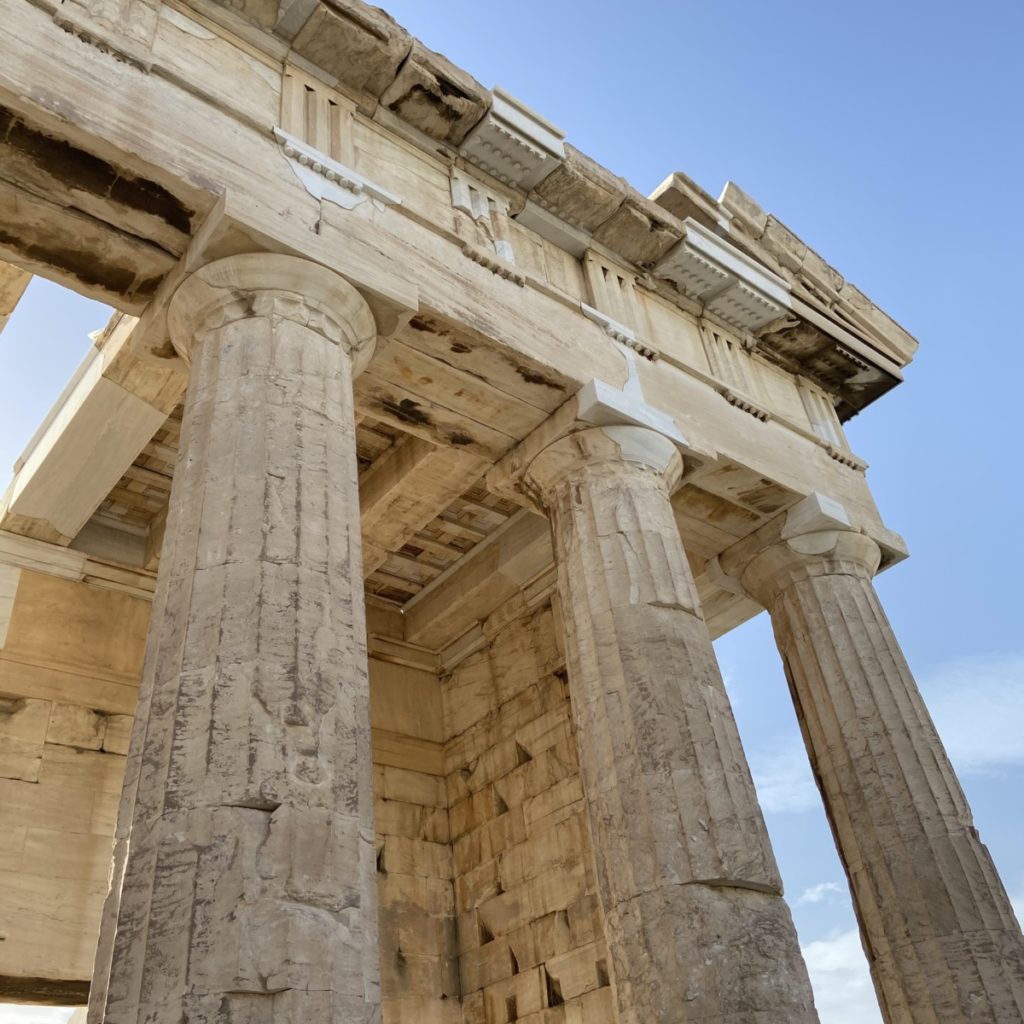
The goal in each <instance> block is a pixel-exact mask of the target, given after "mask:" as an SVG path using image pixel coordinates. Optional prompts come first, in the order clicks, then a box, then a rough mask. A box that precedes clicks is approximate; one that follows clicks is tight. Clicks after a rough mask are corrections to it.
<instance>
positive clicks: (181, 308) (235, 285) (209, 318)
mask: <svg viewBox="0 0 1024 1024" xmlns="http://www.w3.org/2000/svg"><path fill="white" fill-rule="evenodd" d="M253 316H257V317H268V318H270V319H273V320H276V321H282V320H290V321H292V322H293V323H296V324H298V325H299V326H301V327H304V328H306V329H307V330H310V331H313V332H315V333H317V334H319V335H321V336H322V337H324V338H326V339H327V340H328V341H331V342H333V343H334V344H336V345H339V346H341V347H342V348H344V349H345V351H347V352H348V354H349V357H350V358H351V360H352V363H353V375H355V374H358V373H359V372H360V371H361V370H363V369H364V368H365V367H366V364H367V363H369V361H370V358H371V356H372V355H373V348H374V343H375V342H376V338H377V324H376V322H375V320H374V317H373V313H372V312H371V311H370V307H369V306H368V305H367V303H366V300H365V299H364V298H363V297H362V295H361V294H360V293H359V292H358V291H357V290H356V289H355V288H354V287H353V286H352V285H351V284H349V282H348V281H346V280H345V278H343V277H341V276H340V275H339V274H336V273H334V271H333V270H328V269H327V267H324V266H322V265H321V264H319V263H313V262H311V261H310V260H304V259H299V258H298V257H296V256H285V255H283V254H281V253H266V252H252V253H242V254H241V255H238V256H228V257H226V258H225V259H220V260H216V261H215V262H213V263H208V264H206V266H204V267H201V268H200V269H199V270H196V271H195V272H194V273H192V274H190V275H189V276H188V277H187V278H185V280H184V281H183V282H182V284H181V285H180V286H179V287H178V289H177V291H175V293H174V295H173V296H172V297H171V301H170V304H169V306H168V310H167V325H168V330H169V332H170V335H171V342H172V343H173V345H174V348H175V350H176V351H177V352H178V354H179V355H180V356H181V357H182V359H184V360H185V362H186V363H191V355H192V348H193V345H194V341H195V338H196V337H197V335H200V334H202V333H203V332H205V331H209V330H214V329H216V328H218V327H223V326H225V325H226V324H230V323H232V322H234V321H236V320H241V319H244V318H250V317H253Z"/></svg>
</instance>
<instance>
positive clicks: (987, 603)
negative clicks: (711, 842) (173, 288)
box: [0, 0, 1024, 1024]
mask: <svg viewBox="0 0 1024 1024" xmlns="http://www.w3.org/2000/svg"><path fill="white" fill-rule="evenodd" d="M385 6H386V7H387V8H388V10H390V11H391V13H392V14H394V16H395V17H396V18H397V20H398V21H399V22H401V23H402V24H404V25H405V26H406V27H407V28H409V29H410V30H411V31H412V32H413V33H414V34H415V35H417V36H419V37H420V38H421V39H422V40H423V41H424V42H426V43H427V45H429V46H432V47H433V48H435V49H438V50H440V51H442V52H443V53H445V54H446V55H447V56H448V57H450V58H451V59H452V60H453V61H455V62H456V63H457V64H459V65H461V66H462V67H464V68H466V69H467V70H469V71H470V72H472V73H473V74H475V75H476V77H477V78H479V79H480V80H481V81H482V82H483V84H484V85H488V86H490V85H494V84H499V85H501V86H503V87H504V88H506V89H508V90H509V91H510V92H512V93H513V94H514V95H516V96H518V97H519V98H521V99H522V100H524V101H525V102H527V103H528V104H529V105H531V106H533V107H534V108H535V109H537V110H538V111H539V112H541V113H542V114H544V115H545V116H546V117H547V118H548V119H549V120H551V121H553V122H554V123H555V124H557V125H559V126H560V127H561V128H563V129H564V130H565V131H566V133H567V135H568V138H569V140H570V141H571V142H572V143H573V144H574V145H576V146H577V147H578V148H580V149H582V150H583V151H584V152H586V153H588V154H589V155H591V156H593V157H594V158H595V159H597V160H599V161H600V162H601V163H603V164H605V165H606V166H607V167H609V168H611V169H612V170H614V171H615V172H617V173H619V174H622V175H624V176H625V177H627V178H628V179H629V180H630V181H631V182H632V183H633V184H634V185H635V186H636V187H637V188H639V189H640V190H641V191H643V192H645V193H647V192H650V191H651V190H652V189H653V188H654V187H655V186H656V185H657V184H658V183H659V182H660V181H661V180H662V179H663V178H664V177H666V176H667V175H668V174H669V173H670V172H672V171H674V170H681V171H684V172H685V173H687V174H688V175H690V176H691V177H692V178H694V179H696V180H697V181H698V182H699V183H700V184H701V185H703V186H704V187H705V188H706V189H707V190H708V191H710V192H712V193H713V194H716V195H717V193H718V191H719V190H720V188H721V186H722V184H723V183H724V182H725V181H726V180H727V179H729V178H732V179H733V180H735V181H736V182H737V183H738V184H739V185H740V186H741V187H743V188H744V189H745V190H746V191H747V192H749V193H750V194H751V195H752V196H754V197H755V198H756V199H757V200H758V201H759V202H760V203H761V204H762V205H763V206H764V207H765V208H766V209H769V210H771V211H772V212H774V213H775V214H776V215H777V216H779V217H780V218H781V219H782V220H783V221H784V222H785V223H786V224H788V225H789V227H790V228H792V229H793V230H794V231H796V233H797V234H799V235H800V236H801V237H802V238H803V239H804V241H806V242H807V243H809V244H810V245H811V246H813V247H814V248H815V249H817V250H818V251H819V252H821V253H822V254H823V255H824V256H825V257H826V258H827V259H828V260H829V261H830V262H832V263H833V264H834V265H835V266H836V267H837V268H838V269H839V270H840V271H841V272H842V273H843V274H844V275H845V276H846V277H848V278H849V279H850V280H852V281H854V282H855V283H856V284H857V285H858V286H860V287H861V289H862V290H863V291H865V292H866V293H867V294H868V295H870V296H871V297H872V298H873V299H874V300H875V301H876V302H878V303H879V304H880V305H881V306H882V307H883V308H885V309H886V310H888V311H889V312H890V313H891V314H892V315H893V316H895V317H896V318H897V319H898V320H899V321H900V322H901V323H903V324H904V326H906V327H907V328H908V329H909V330H910V331H911V332H912V333H914V334H915V335H916V336H917V337H918V338H919V339H920V341H921V350H920V352H919V354H918V357H917V359H916V360H915V361H914V363H913V364H912V365H911V367H910V368H909V370H908V372H907V380H906V383H905V384H904V385H903V386H901V387H900V388H898V389H897V390H896V391H895V392H894V393H892V394H891V395H890V396H888V397H887V398H885V399H883V400H882V401H881V402H880V403H878V404H877V405H875V406H872V407H871V408H870V409H869V410H868V411H867V412H866V413H864V414H863V415H862V416H861V417H859V418H857V419H855V420H854V421H853V422H852V423H851V424H849V426H848V434H849V437H850V440H851V443H852V445H853V448H854V450H855V451H856V452H857V453H858V454H859V455H861V456H862V457H864V458H866V459H867V461H868V462H869V463H870V465H871V469H870V470H869V474H868V478H869V481H870V483H871V486H872V488H873V490H874V493H875V496H876V499H877V501H878V504H879V506H880V508H881V510H882V513H883V515H884V517H885V519H886V521H887V523H888V525H889V526H891V527H892V528H894V529H896V530H898V531H900V532H901V533H902V534H903V535H904V536H905V537H906V539H907V541H908V543H909V545H910V549H911V558H910V560H909V561H907V562H905V563H903V564H902V565H900V566H898V567H896V568H895V569H893V570H892V571H890V572H889V573H887V574H886V575H884V576H883V577H881V578H880V580H879V582H878V589H879V591H880V593H881V596H882V600H883V602H884V603H885V606H886V610H887V612H888V613H889V616H890V618H891V619H892V621H893V624H894V626H895V628H896V631H897V634H898V635H899V637H900V639H901V641H902V643H903V646H904V649H905V651H906V653H907V656H908V658H909V659H910V662H911V665H912V666H913V667H914V669H915V672H916V674H917V678H918V682H919V684H920V685H921V688H922V690H923V691H924V693H925V696H926V699H927V700H928V701H929V703H930V706H931V707H932V710H933V713H934V715H935V717H936V720H937V722H938V725H939V729H940V731H941V733H942V735H943V737H944V738H945V740H946V742H947V745H948V747H949V748H950V751H951V754H952V756H953V759H954V762H955V763H956V765H957V768H958V770H959V771H960V773H961V779H962V782H963V784H964V788H965V790H966V791H967V794H968V797H969V798H970V800H971V802H972V805H973V807H974V810H975V815H976V819H977V824H978V826H979V828H980V830H981V833H982V837H983V838H984V839H985V840H986V842H987V843H988V845H989V847H990V849H991V850H992V853H993V856H994V858H995V860H996V863H997V865H998V866H999V868H1000V870H1001V871H1002V874H1003V879H1004V881H1005V883H1006V886H1007V888H1008V890H1009V891H1010V894H1011V896H1012V897H1014V898H1015V900H1016V901H1017V906H1018V914H1019V913H1020V910H1021V907H1022V905H1024V842H1022V838H1024V836H1022V832H1024V826H1022V824H1021V822H1022V820H1024V815H1022V801H1021V796H1020V794H1021V792H1024V631H1022V628H1021V600H1020V597H1019V579H1020V576H1021V570H1022V563H1024V541H1022V537H1024V530H1022V529H1021V521H1022V513H1024V488H1022V483H1021V479H1022V470H1024V460H1022V458H1021V454H1020V447H1019V439H1020V437H1021V426H1020V415H1021V413H1020V405H1021V399H1020V382H1021V380H1022V379H1024V355H1022V352H1024V346H1022V337H1021V335H1022V331H1021V327H1020V316H1019V312H1018V306H1019V301H1020V296H1021V293H1022V282H1024V259H1022V256H1021V243H1020V240H1021V238H1022V237H1024V215H1022V212H1021V210H1022V209H1024V207H1022V206H1021V204H1020V200H1019V198H1018V193H1019V187H1020V182H1021V181H1024V143H1022V141H1021V135H1022V133H1021V107H1022V100H1024V70H1022V69H1024V62H1022V61H1021V60H1020V52H1019V51H1020V47H1021V43H1022V41H1024V5H1021V4H1020V3H1019V2H1015V0H1005V2H995V0H979V2H974V3H972V4H970V5H966V4H956V5H954V4H951V3H948V2H942V0H940V2H939V3H935V2H931V3H924V2H918V0H901V2H899V3H892V2H891V0H890V2H889V3H881V2H878V0H867V2H862V3H859V4H835V3H832V4H823V3H821V2H820V0H819V2H815V3H811V2H809V0H808V2H794V0H778V2H776V3H772V4H766V3H763V2H754V0H741V2H739V3H733V4H730V5H722V4H720V3H714V2H712V0H699V2H696V0H694V2H677V3H664V2H661V3H654V2H652V0H634V2H632V3H630V4H629V5H623V4H613V3H609V2H607V0H598V2H591V3H587V4H583V3H579V2H576V3H569V2H567V0H548V2H546V3H543V4H541V3H538V2H536V0H520V2H518V3H517V4H515V5H502V6H497V5H490V4H481V3H480V2H479V0H475V2H473V3H470V2H468V0H433V2H430V3H425V2H423V0H392V2H389V3H385ZM104 320H105V313H104V312H103V311H102V310H101V309H99V308H96V307H92V306H90V305H89V304H87V303H84V302H82V301H81V300H77V299H71V298H59V299H55V298H54V297H53V295H52V293H51V292H48V291H47V290H46V289H45V287H42V286H40V285H39V284H38V283H37V284H35V285H33V287H32V289H31V290H30V293H29V296H28V297H27V299H26V301H25V304H24V308H23V309H21V310H20V311H19V313H18V314H17V315H16V317H15V319H14V320H13V321H12V323H11V325H10V326H9V327H8V329H7V331H6V332H5V333H4V334H3V335H0V466H2V467H5V469H6V467H7V466H9V465H10V463H11V462H12V461H13V458H14V457H16V456H17V454H18V453H19V452H20V450H21V448H22V447H23V445H24V442H25V441H27V440H28V437H29V436H30V434H31V433H32V430H33V429H34V426H35V425H36V424H37V423H38V422H39V420H40V419H41V417H42V415H43V414H44V413H45V412H46V409H47V408H48V407H49V405H50V403H51V402H52V400H53V398H54V397H56V395H57V394H58V393H59V391H60V390H61V388H62V386H63V384H64V382H65V380H66V379H67V377H68V376H69V375H70V373H71V371H72V369H73V368H74V366H75V365H76V364H77V363H78V361H79V360H80V359H81V358H82V356H83V355H84V354H85V351H86V348H87V346H88V339H87V338H86V333H87V331H89V330H92V329H94V328H96V327H99V326H101V325H102V323H103V322H104ZM717 646H718V651H719V657H720V659H721V661H722V666H723V670H724V671H725V674H726V677H727V680H728V684H729V688H730V692H731V694H732V696H733V699H734V702H735V705H736V714H737V717H738V719H739V722H740V728H741V732H742V735H743V739H744V743H745V746H746V748H747V751H748V755H749V757H750V760H751V763H752V765H753V767H754V770H755V775H756V777H757V781H758V783H759V789H760V792H761V796H762V800H763V802H764V804H765V810H766V816H767V819H768V824H769V828H770V830H771V832H772V837H773V839H774V842H775V845H776V851H777V853H778V856H779V860H780V864H781V867H782V871H783V875H784V877H785V880H786V885H787V891H788V895H789V899H790V902H791V905H792V907H793V912H794V915H795V918H796V921H797V926H798V929H799V932H800V937H801V941H802V943H803V945H804V948H805V951H806V953H807V956H808V960H809V963H810V965H811V969H812V975H813V978H814V981H815V985H816V992H817V997H818V1002H819V1008H820V1010H821V1018H822V1024H876V1022H877V1021H878V1020H879V1018H878V1014H877V1009H875V1007H874V998H873V994H872V991H871V987H870V983H869V981H868V980H867V975H866V970H865V968H864V961H863V957H862V955H861V953H860V949H859V944H858V940H857V937H856V934H855V932H854V931H853V928H854V924H853V916H852V911H851V909H850V903H849V897H848V894H847V890H846V885H845V882H844V879H843V875H842V871H841V868H840V866H839V862H838V859H837V857H836V855H835V852H834V849H833V847H832V840H831V836H830V834H829V832H828V828H827V825H826V823H825V819H824V816H823V814H822V812H821V810H820V807H819V805H818V800H817V795H816V792H815V790H814V786H813V782H812V781H811V778H810V774H809V772H808V770H807V768H806V759H805V758H804V756H803V754H802V746H801V742H800V738H799V734H798V732H797V730H796V725H795V720H794V715H793V711H792V707H791V705H790V703H789V698H788V695H787V692H786V687H785V684H784V681H783V679H782V674H781V670H780V668H779V662H778V657H777V654H776V652H775V649H774V644H773V642H772V639H771V634H770V629H769V626H768V623H767V621H766V618H765V617H764V616H761V617H760V618H758V619H757V620H754V621H753V622H751V623H749V624H748V625H747V626H745V627H743V628H742V629H740V630H737V631H735V632H734V633H733V634H731V635H730V636H729V637H727V638H724V639H723V640H722V641H720V642H719V644H718V645H717ZM31 1019H32V1018H30V1017H24V1016H18V1017H16V1016H14V1015H12V1012H11V1011H3V1010H2V1009H0V1024H13V1022H14V1021H15V1020H18V1021H23V1020H24V1021H28V1020H31ZM42 1019H43V1018H40V1021H42Z"/></svg>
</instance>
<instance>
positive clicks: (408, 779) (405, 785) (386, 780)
mask: <svg viewBox="0 0 1024 1024" xmlns="http://www.w3.org/2000/svg"><path fill="white" fill-rule="evenodd" d="M374 792H375V793H376V794H377V796H378V797H382V798H383V799H385V800H399V801H404V802H407V803H411V804H419V805H420V806H421V807H444V806H445V782H444V779H443V778H441V777H440V776H438V775H429V774H427V773H426V772H417V771H410V770H408V769H405V768H394V767H391V766H390V765H383V766H382V765H377V766H375V767H374Z"/></svg>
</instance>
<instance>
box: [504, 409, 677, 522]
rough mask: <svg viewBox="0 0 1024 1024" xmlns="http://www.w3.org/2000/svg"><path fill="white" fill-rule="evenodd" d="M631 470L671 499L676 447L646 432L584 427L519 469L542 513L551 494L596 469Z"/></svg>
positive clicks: (631, 428)
mask: <svg viewBox="0 0 1024 1024" xmlns="http://www.w3.org/2000/svg"><path fill="white" fill-rule="evenodd" d="M602 466H608V467H614V466H620V467H635V468H638V469H640V470H642V471H647V472H650V473H653V474H655V475H656V476H658V477H659V478H660V479H661V480H662V482H663V484H664V486H665V490H666V491H667V492H669V493H671V491H672V490H673V488H675V486H676V484H678V483H679V480H680V478H681V477H682V475H683V460H682V457H681V456H680V454H679V452H678V450H677V449H676V445H675V443H674V442H673V441H672V440H670V439H669V438H667V437H665V435H664V434H660V433H658V431H656V430H652V429H651V428H650V427H640V426H635V425H631V424H614V425H611V426H605V427H587V428H585V429H583V430H575V431H573V432H572V433H569V434H564V435H563V436H561V437H559V438H556V439H555V440H554V441H552V442H551V443H550V444H548V445H547V446H546V447H544V448H542V449H541V450H540V451H539V452H537V454H536V455H534V456H533V458H532V459H531V460H530V461H529V462H528V463H527V464H526V465H525V466H523V468H522V471H521V474H520V480H521V486H522V488H523V490H524V491H525V492H526V493H527V494H528V495H529V496H530V497H531V498H532V499H533V500H534V501H535V502H536V504H537V505H538V506H540V507H544V506H546V505H547V503H548V495H549V494H550V492H551V490H552V488H554V487H556V486H557V485H558V484H559V483H561V482H562V481H565V480H570V479H572V477H573V476H575V475H577V474H578V473H580V472H581V471H584V470H590V469H593V468H596V467H602Z"/></svg>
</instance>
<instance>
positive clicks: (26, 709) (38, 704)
mask: <svg viewBox="0 0 1024 1024" xmlns="http://www.w3.org/2000/svg"><path fill="white" fill-rule="evenodd" d="M50 708H51V705H50V702H49V701H48V700H31V699H28V698H24V697H20V698H19V697H15V698H10V697H0V778H3V779H19V780H21V781H23V782H37V781H38V779H39V769H40V767H41V766H42V762H43V744H44V743H45V742H46V726H47V723H48V722H49V718H50Z"/></svg>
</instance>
